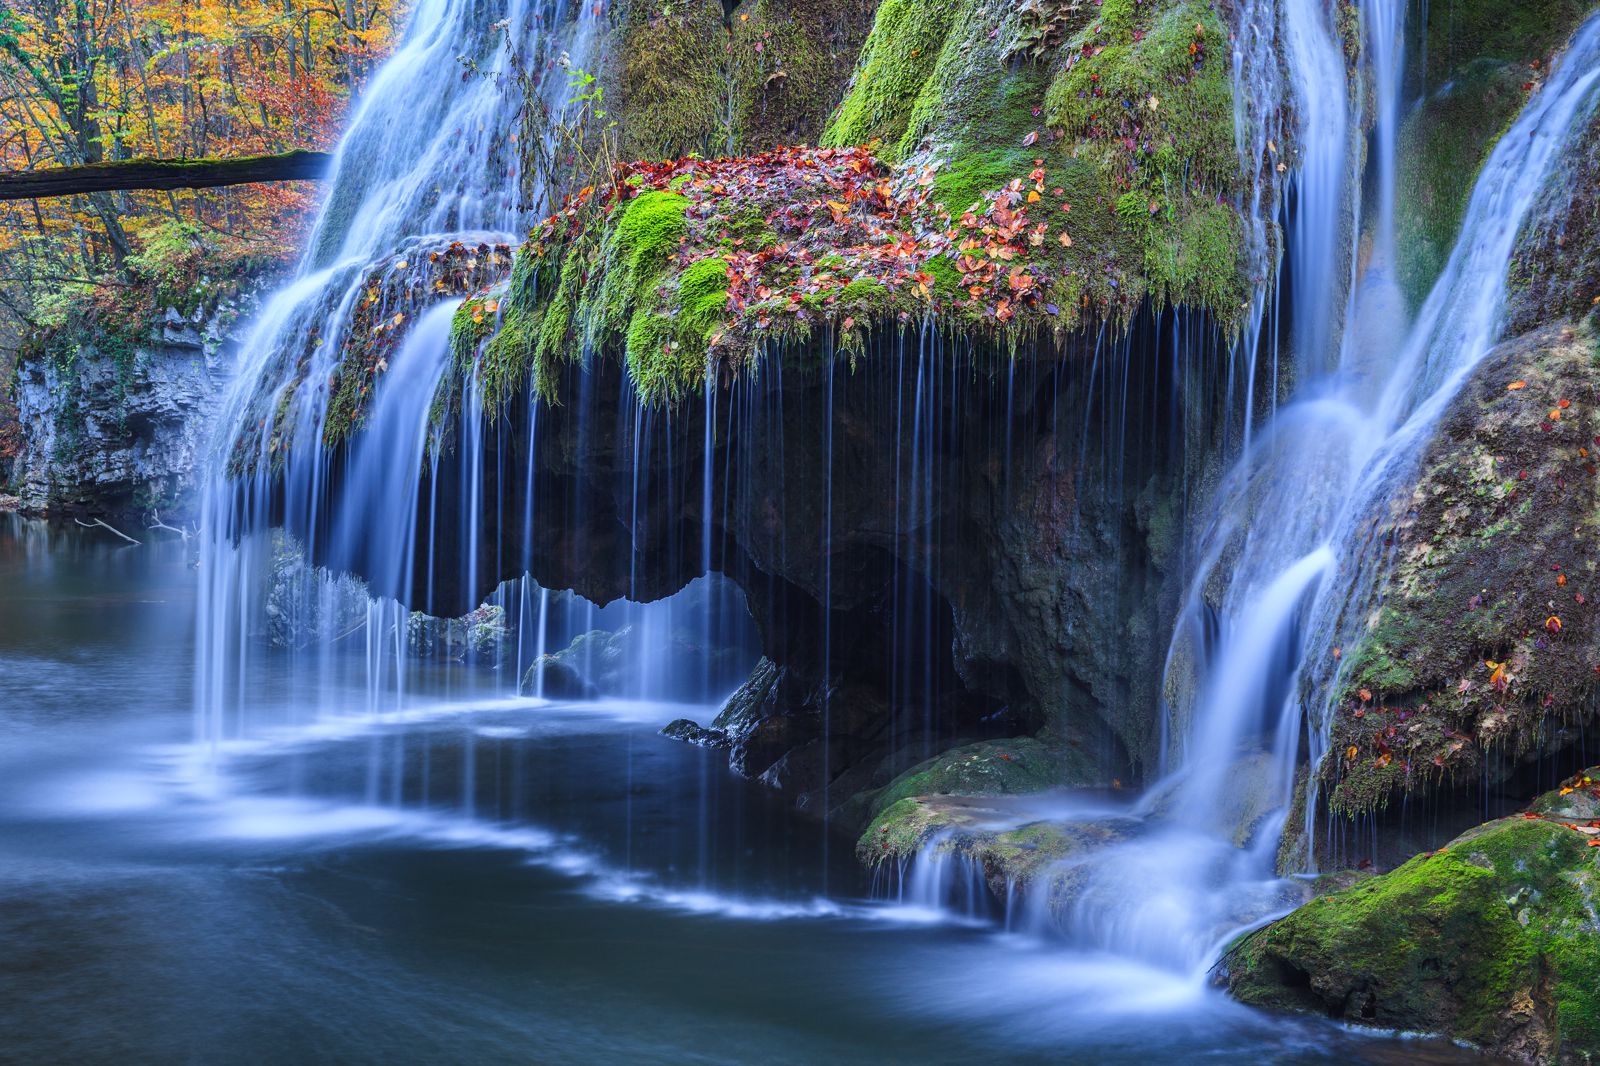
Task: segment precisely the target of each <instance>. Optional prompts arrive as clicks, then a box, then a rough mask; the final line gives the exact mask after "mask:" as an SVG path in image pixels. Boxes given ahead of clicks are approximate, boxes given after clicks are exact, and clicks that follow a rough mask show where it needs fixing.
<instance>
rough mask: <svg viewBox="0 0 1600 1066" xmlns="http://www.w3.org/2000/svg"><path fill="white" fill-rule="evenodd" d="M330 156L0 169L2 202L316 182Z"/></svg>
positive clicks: (329, 163) (135, 161) (301, 153)
mask: <svg viewBox="0 0 1600 1066" xmlns="http://www.w3.org/2000/svg"><path fill="white" fill-rule="evenodd" d="M332 163H333V155H332V154H331V153H329V152H309V151H301V150H297V151H293V152H281V153H279V154H277V155H255V156H241V157H239V158H237V159H128V160H124V161H122V162H117V163H85V164H82V165H79V166H66V167H45V168H42V169H40V170H0V200H33V199H44V198H46V197H51V196H77V195H81V194H84V193H94V192H120V191H124V190H132V189H211V188H216V187H218V186H222V185H249V184H253V183H255V182H260V181H315V180H317V179H319V178H323V177H326V176H327V174H328V171H329V169H330V168H331V166H332Z"/></svg>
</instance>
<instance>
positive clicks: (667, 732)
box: [661, 718, 731, 748]
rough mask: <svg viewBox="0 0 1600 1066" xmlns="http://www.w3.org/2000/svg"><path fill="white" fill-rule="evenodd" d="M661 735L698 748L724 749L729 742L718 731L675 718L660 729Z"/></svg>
mask: <svg viewBox="0 0 1600 1066" xmlns="http://www.w3.org/2000/svg"><path fill="white" fill-rule="evenodd" d="M661 735H662V736H664V737H667V738H668V739H670V740H681V741H683V742H684V743H685V744H693V745H695V746H696V747H700V748H725V747H727V746H728V745H729V744H730V743H731V741H730V740H729V739H728V734H726V733H724V732H723V731H722V730H720V729H707V728H706V727H705V726H703V725H701V724H700V723H699V722H696V721H693V720H691V719H688V718H675V719H673V720H672V721H670V722H668V723H667V724H666V725H664V726H662V727H661Z"/></svg>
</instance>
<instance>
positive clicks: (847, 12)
mask: <svg viewBox="0 0 1600 1066" xmlns="http://www.w3.org/2000/svg"><path fill="white" fill-rule="evenodd" d="M872 6H873V5H872V3H871V2H870V0H791V2H787V3H777V2H775V0H747V2H746V3H745V4H744V5H743V6H741V8H740V10H739V14H738V15H737V16H736V17H735V19H734V33H733V36H732V38H729V37H728V36H727V35H726V34H725V33H724V31H723V28H722V25H721V22H720V19H719V18H718V12H717V8H716V7H715V6H714V5H711V4H689V5H676V4H674V5H666V6H661V5H657V6H651V5H646V4H632V5H626V6H625V7H624V8H623V9H622V10H623V18H622V21H621V22H620V24H619V25H618V26H617V27H616V28H615V29H614V30H613V31H612V33H611V38H610V41H609V43H608V47H607V48H606V49H605V50H604V54H605V55H607V56H609V57H611V58H610V61H609V62H608V64H607V65H606V66H605V67H604V68H603V69H602V70H601V72H600V80H601V81H602V83H603V84H604V85H605V92H606V96H607V98H608V99H609V100H610V101H612V103H613V105H614V108H615V112H616V115H617V121H618V123H619V127H620V133H621V145H620V147H621V151H622V156H623V158H626V159H672V158H676V157H678V156H683V155H689V154H694V153H698V154H701V155H706V156H721V155H751V154H755V153H757V152H761V151H765V150H767V149H769V148H775V147H777V146H779V145H784V144H811V143H815V142H816V140H817V137H818V136H819V135H820V133H821V131H822V128H823V125H824V123H825V122H826V120H827V115H828V112H829V110H830V109H831V108H832V107H833V105H834V103H835V102H836V101H838V100H839V99H840V97H841V96H842V95H843V94H844V89H845V84H846V81H847V79H848V78H849V75H850V70H851V67H852V65H853V63H854V60H855V57H856V54H857V51H858V50H859V49H860V47H861V44H862V41H863V40H864V39H865V38H866V35H867V31H868V30H869V29H870V27H871V25H872Z"/></svg>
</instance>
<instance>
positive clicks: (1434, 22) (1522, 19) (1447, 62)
mask: <svg viewBox="0 0 1600 1066" xmlns="http://www.w3.org/2000/svg"><path fill="white" fill-rule="evenodd" d="M1592 8H1593V4H1591V3H1589V2H1587V0H1521V2H1519V3H1515V4H1507V3H1502V2H1500V0H1451V2H1450V3H1445V4H1433V5H1429V7H1428V8H1427V23H1426V33H1427V39H1426V41H1425V42H1414V43H1413V45H1412V46H1411V47H1409V48H1408V50H1407V51H1408V53H1409V54H1408V58H1409V61H1410V63H1411V68H1412V70H1411V74H1412V77H1413V78H1416V77H1421V78H1422V79H1423V84H1424V85H1425V86H1426V87H1428V88H1432V87H1434V86H1437V85H1442V84H1443V83H1444V82H1445V81H1447V80H1449V79H1450V78H1452V77H1455V76H1456V75H1457V74H1458V73H1460V71H1461V70H1462V69H1463V68H1464V67H1465V66H1466V65H1467V64H1469V63H1471V62H1473V61H1475V60H1479V59H1498V60H1501V61H1503V62H1511V63H1517V62H1527V61H1529V60H1533V59H1537V58H1541V57H1543V56H1546V55H1548V54H1549V53H1550V52H1551V51H1553V50H1554V49H1555V48H1556V47H1557V46H1559V45H1560V44H1561V42H1562V41H1563V40H1564V39H1565V38H1566V36H1567V35H1568V34H1569V33H1571V32H1572V29H1573V28H1574V27H1575V26H1577V24H1578V22H1579V21H1581V20H1582V18H1583V17H1584V15H1586V14H1588V12H1589V11H1590V10H1592ZM1419 45H1420V46H1419ZM1424 59H1426V61H1427V67H1426V70H1425V71H1424V70H1423V69H1422V61H1423V60H1424Z"/></svg>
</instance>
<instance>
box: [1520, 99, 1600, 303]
mask: <svg viewBox="0 0 1600 1066" xmlns="http://www.w3.org/2000/svg"><path fill="white" fill-rule="evenodd" d="M1506 305H1507V306H1506V320H1507V328H1508V329H1510V330H1513V331H1523V330H1528V329H1532V328H1533V327H1535V326H1538V325H1541V324H1543V323H1545V322H1549V321H1552V320H1555V319H1559V318H1563V317H1571V318H1576V319H1581V318H1585V317H1587V318H1588V320H1589V322H1590V325H1591V328H1595V327H1597V326H1600V114H1596V115H1594V116H1593V117H1592V118H1591V119H1590V120H1589V124H1588V126H1587V127H1586V128H1585V130H1584V132H1583V134H1582V135H1581V136H1579V137H1576V138H1574V140H1573V142H1572V143H1571V144H1570V145H1569V146H1568V148H1567V149H1566V150H1565V151H1563V152H1562V154H1561V158H1560V161H1559V164H1558V166H1557V168H1556V170H1555V172H1554V173H1553V174H1552V175H1551V176H1550V178H1549V179H1548V180H1547V181H1546V182H1545V185H1544V188H1543V190H1541V192H1540V196H1539V200H1538V201H1537V202H1536V203H1535V204H1534V206H1533V209H1532V210H1531V211H1529V212H1528V220H1527V222H1525V223H1524V225H1523V229H1522V232H1521V233H1519V234H1518V235H1517V250H1516V252H1515V253H1514V254H1513V256H1512V258H1511V268H1510V271H1509V277H1508V283H1507V293H1506Z"/></svg>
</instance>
